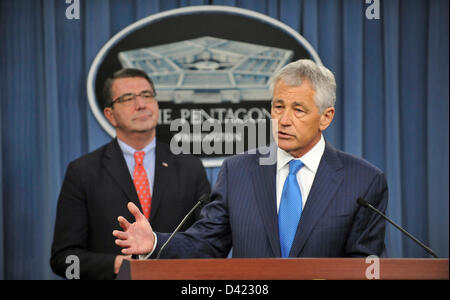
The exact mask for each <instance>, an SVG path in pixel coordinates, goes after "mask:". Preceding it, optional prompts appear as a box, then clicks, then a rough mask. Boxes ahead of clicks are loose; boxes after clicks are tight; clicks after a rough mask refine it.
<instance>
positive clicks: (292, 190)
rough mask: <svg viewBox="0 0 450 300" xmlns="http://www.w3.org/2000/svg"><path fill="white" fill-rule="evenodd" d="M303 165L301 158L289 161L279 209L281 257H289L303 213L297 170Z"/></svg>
mask: <svg viewBox="0 0 450 300" xmlns="http://www.w3.org/2000/svg"><path fill="white" fill-rule="evenodd" d="M301 167H303V163H302V162H301V161H300V160H291V161H290V162H289V175H288V176H287V178H286V181H285V182H284V186H283V193H282V194H281V202H280V209H279V211H278V230H279V233H280V246H281V257H288V256H289V252H290V251H291V246H292V242H293V241H294V237H295V233H296V232H297V226H298V222H299V221H300V215H301V214H302V193H301V192H300V186H299V185H298V182H297V176H296V174H297V172H298V170H300V169H301Z"/></svg>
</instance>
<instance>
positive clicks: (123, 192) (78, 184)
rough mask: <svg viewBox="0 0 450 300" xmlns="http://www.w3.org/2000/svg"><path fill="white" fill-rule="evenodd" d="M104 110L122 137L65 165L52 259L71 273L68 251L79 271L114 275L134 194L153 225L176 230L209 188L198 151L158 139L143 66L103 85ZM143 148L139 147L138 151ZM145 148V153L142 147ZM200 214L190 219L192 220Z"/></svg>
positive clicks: (54, 265) (58, 270) (149, 84)
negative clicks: (178, 150)
mask: <svg viewBox="0 0 450 300" xmlns="http://www.w3.org/2000/svg"><path fill="white" fill-rule="evenodd" d="M104 94H105V101H106V103H105V109H104V114H105V116H106V118H108V120H109V121H110V122H111V124H112V125H113V126H114V127H115V129H116V135H117V138H115V139H114V140H113V141H112V142H110V143H108V144H106V145H104V146H103V147H101V148H99V149H98V150H96V151H94V152H92V153H89V154H87V155H85V156H83V157H81V158H79V159H77V160H75V161H73V162H71V163H70V164H69V166H68V168H67V172H66V175H65V179H64V182H63V185H62V188H61V193H60V196H59V200H58V208H57V215H56V224H55V233H54V240H53V245H52V255H51V260H50V264H51V267H52V269H53V271H54V272H55V273H56V274H58V275H61V276H65V272H66V269H67V267H68V264H67V262H66V259H67V258H68V257H70V256H71V255H76V257H78V259H79V265H80V278H81V279H113V278H114V277H115V274H117V272H118V270H119V267H120V265H121V263H122V261H123V259H128V258H130V257H126V256H123V255H120V247H118V246H117V245H115V243H114V238H113V237H112V236H111V232H112V231H113V230H114V229H118V224H117V216H118V215H126V216H127V217H131V215H130V214H129V213H128V211H127V208H126V205H127V203H128V202H132V203H134V204H135V205H136V208H137V209H139V210H140V211H142V212H143V213H144V215H146V217H145V218H146V219H147V220H148V221H149V222H150V223H151V224H152V226H153V228H155V230H158V231H161V232H171V231H173V230H174V229H175V228H176V226H177V225H178V223H179V222H180V221H181V220H182V219H183V217H184V216H185V215H186V214H187V212H188V211H189V210H190V209H191V208H192V207H193V206H194V205H195V204H196V202H197V201H198V199H199V198H200V197H201V196H202V195H203V194H205V193H209V192H210V185H209V182H208V180H207V178H206V173H205V169H204V168H203V165H202V163H201V162H200V160H199V159H197V158H195V157H193V156H189V155H174V154H172V153H171V151H170V149H169V146H168V145H166V144H164V143H161V142H159V141H156V138H155V134H156V125H157V121H158V116H159V111H158V110H159V109H158V103H157V101H156V99H155V96H156V93H155V89H154V86H153V82H152V81H151V79H150V78H149V77H148V76H147V74H146V73H145V72H142V71H140V70H136V69H123V70H120V71H118V72H116V73H114V75H113V76H112V78H110V79H108V80H107V81H106V83H105V88H104ZM139 153H140V154H139ZM138 154H139V155H138ZM198 216H199V214H197V215H196V217H193V218H191V219H189V220H188V222H187V223H186V225H185V227H184V228H182V230H184V229H186V228H188V227H189V226H190V225H191V224H192V223H193V222H194V221H195V220H196V219H198Z"/></svg>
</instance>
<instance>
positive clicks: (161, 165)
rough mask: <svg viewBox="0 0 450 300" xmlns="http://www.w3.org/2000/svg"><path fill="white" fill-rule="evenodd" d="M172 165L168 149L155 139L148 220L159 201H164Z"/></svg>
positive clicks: (153, 213) (153, 214)
mask: <svg viewBox="0 0 450 300" xmlns="http://www.w3.org/2000/svg"><path fill="white" fill-rule="evenodd" d="M174 167H175V166H174V164H173V163H172V160H171V158H170V156H169V155H168V150H167V149H165V145H164V144H161V143H159V142H158V141H156V149H155V179H154V183H153V192H152V208H151V211H150V220H152V219H153V217H154V216H155V215H156V213H157V211H158V208H159V207H160V204H161V202H162V201H164V196H165V194H166V190H167V188H170V186H169V185H168V184H169V183H170V182H172V181H171V178H170V176H171V174H173V173H174V172H173V171H172V170H173V168H174Z"/></svg>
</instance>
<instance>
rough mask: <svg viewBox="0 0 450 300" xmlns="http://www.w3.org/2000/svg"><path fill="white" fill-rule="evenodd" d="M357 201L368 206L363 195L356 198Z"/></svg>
mask: <svg viewBox="0 0 450 300" xmlns="http://www.w3.org/2000/svg"><path fill="white" fill-rule="evenodd" d="M356 202H358V204H359V205H361V206H365V207H367V206H368V205H367V201H366V200H364V199H363V198H361V197H359V198H358V199H357V200H356Z"/></svg>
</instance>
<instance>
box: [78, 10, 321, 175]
mask: <svg viewBox="0 0 450 300" xmlns="http://www.w3.org/2000/svg"><path fill="white" fill-rule="evenodd" d="M198 12H227V13H233V14H237V15H244V16H247V17H250V18H255V19H260V20H262V21H264V22H267V23H270V24H272V25H273V26H274V27H279V28H280V29H282V30H284V31H286V32H287V33H288V34H289V35H291V36H292V37H293V38H294V39H296V40H297V41H298V42H299V43H300V44H301V45H303V46H304V47H305V49H306V50H307V51H308V52H309V54H310V55H311V57H312V58H313V60H314V61H315V62H316V63H318V64H319V65H322V61H321V60H320V58H319V55H318V54H317V53H316V51H315V50H314V48H313V47H312V46H311V44H310V43H309V42H308V41H307V40H306V39H305V38H304V37H303V36H301V35H300V34H299V33H298V32H297V31H295V30H294V29H292V28H291V27H289V26H288V25H286V24H284V23H282V22H281V21H278V20H276V19H274V18H272V17H269V16H267V15H264V14H262V13H258V12H255V11H252V10H248V9H244V8H238V7H232V6H222V5H202V6H189V7H181V8H176V9H172V10H168V11H164V12H160V13H157V14H154V15H151V16H148V17H145V18H143V19H141V20H139V21H137V22H135V23H133V24H131V25H129V26H127V27H125V28H124V29H122V30H121V31H120V32H118V33H117V34H116V35H114V36H113V37H112V38H111V39H110V40H109V41H108V42H107V43H106V44H105V45H104V46H103V47H102V48H101V49H100V51H99V52H98V54H97V56H96V57H95V58H94V60H93V62H92V64H91V67H90V68H89V73H88V77H87V83H86V87H87V96H88V102H89V106H90V107H91V110H92V113H93V114H94V116H95V118H96V119H97V121H98V122H99V123H100V126H102V128H103V129H105V131H106V132H107V133H108V134H109V135H110V136H111V137H115V136H116V132H115V130H114V128H113V127H112V126H111V124H110V123H109V122H108V120H106V118H105V116H104V115H103V112H102V111H101V109H100V107H99V106H98V103H97V101H96V96H95V80H94V79H95V77H96V75H97V72H98V67H99V66H100V63H101V62H102V61H103V59H104V57H105V56H106V54H107V53H108V51H109V50H110V48H112V47H113V46H114V45H115V44H117V43H118V42H119V41H121V40H122V39H123V38H124V37H125V36H126V35H128V34H129V33H131V32H133V31H135V30H137V29H140V28H141V27H143V26H145V25H147V24H150V23H152V22H155V21H156V20H159V19H162V18H166V17H170V16H176V15H184V14H191V13H198ZM223 160H224V158H220V159H208V158H204V159H202V161H203V165H204V166H205V167H219V166H221V165H222V162H223Z"/></svg>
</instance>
